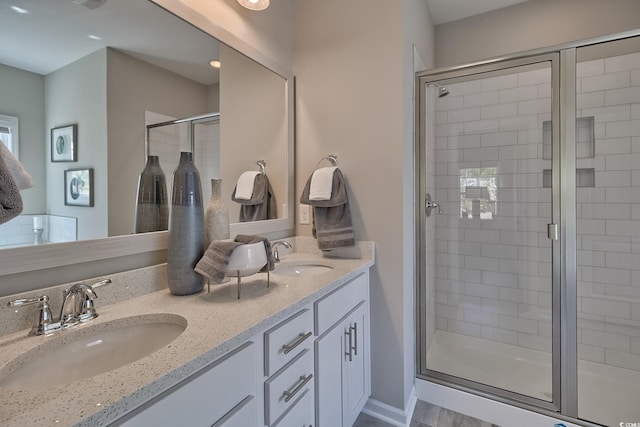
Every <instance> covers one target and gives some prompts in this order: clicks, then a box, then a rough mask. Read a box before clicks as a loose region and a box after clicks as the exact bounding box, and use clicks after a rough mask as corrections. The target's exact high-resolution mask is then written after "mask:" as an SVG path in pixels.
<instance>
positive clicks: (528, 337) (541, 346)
mask: <svg viewBox="0 0 640 427" xmlns="http://www.w3.org/2000/svg"><path fill="white" fill-rule="evenodd" d="M518 345H519V346H520V347H525V348H530V349H533V350H538V351H544V352H551V338H545V337H541V336H538V335H533V334H526V333H523V332H518Z"/></svg>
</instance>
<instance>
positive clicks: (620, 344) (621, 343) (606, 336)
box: [582, 329, 631, 351]
mask: <svg viewBox="0 0 640 427" xmlns="http://www.w3.org/2000/svg"><path fill="white" fill-rule="evenodd" d="M582 343H583V344H587V345H593V346H596V347H603V348H611V349H613V350H621V351H631V337H629V336H628V335H618V334H612V333H610V332H609V333H606V332H598V331H593V330H590V329H583V330H582Z"/></svg>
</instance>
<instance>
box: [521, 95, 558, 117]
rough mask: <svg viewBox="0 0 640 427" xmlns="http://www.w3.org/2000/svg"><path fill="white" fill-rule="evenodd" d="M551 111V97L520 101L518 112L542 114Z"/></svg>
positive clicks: (522, 113)
mask: <svg viewBox="0 0 640 427" xmlns="http://www.w3.org/2000/svg"><path fill="white" fill-rule="evenodd" d="M550 112H551V99H534V100H531V101H521V102H518V114H519V115H529V114H540V113H550Z"/></svg>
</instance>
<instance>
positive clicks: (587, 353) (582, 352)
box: [578, 344, 604, 363]
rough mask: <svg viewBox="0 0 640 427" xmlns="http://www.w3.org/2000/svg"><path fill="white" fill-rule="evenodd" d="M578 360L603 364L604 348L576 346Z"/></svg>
mask: <svg viewBox="0 0 640 427" xmlns="http://www.w3.org/2000/svg"><path fill="white" fill-rule="evenodd" d="M578 359H580V360H588V361H590V362H595V363H604V348H602V347H594V346H591V345H586V344H578Z"/></svg>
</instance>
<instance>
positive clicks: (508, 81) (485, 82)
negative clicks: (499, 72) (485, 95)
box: [480, 74, 518, 92]
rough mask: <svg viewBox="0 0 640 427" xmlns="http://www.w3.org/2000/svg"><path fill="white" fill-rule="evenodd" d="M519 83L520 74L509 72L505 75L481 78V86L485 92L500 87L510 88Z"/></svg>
mask: <svg viewBox="0 0 640 427" xmlns="http://www.w3.org/2000/svg"><path fill="white" fill-rule="evenodd" d="M517 85H518V76H517V75H516V74H508V75H504V76H497V77H489V78H486V79H481V80H480V87H481V88H482V91H483V92H491V91H497V90H499V89H510V88H514V87H516V86H517Z"/></svg>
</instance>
